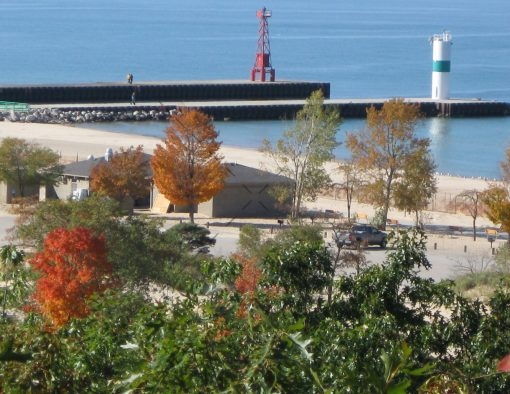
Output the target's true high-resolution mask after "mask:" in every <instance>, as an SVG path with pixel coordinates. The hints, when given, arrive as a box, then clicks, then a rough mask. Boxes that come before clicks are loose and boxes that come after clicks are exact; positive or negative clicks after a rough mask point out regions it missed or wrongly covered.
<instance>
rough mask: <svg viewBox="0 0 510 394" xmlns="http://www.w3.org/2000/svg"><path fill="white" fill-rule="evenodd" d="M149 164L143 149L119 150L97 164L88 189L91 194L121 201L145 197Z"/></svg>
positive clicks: (148, 181)
mask: <svg viewBox="0 0 510 394" xmlns="http://www.w3.org/2000/svg"><path fill="white" fill-rule="evenodd" d="M148 169H149V162H148V161H147V160H146V157H145V155H144V153H143V147H142V146H141V145H139V146H138V147H136V148H133V147H130V148H129V149H124V148H120V151H119V152H115V153H114V154H113V156H112V157H111V159H110V160H109V161H104V162H102V163H99V164H98V165H97V166H95V167H94V168H93V169H92V172H91V174H90V178H91V180H90V188H91V190H92V191H93V192H95V193H97V194H99V195H102V196H108V197H111V198H114V199H116V200H119V201H120V200H122V199H124V198H126V197H131V198H133V199H136V198H141V197H144V196H146V195H147V193H148V192H149V188H150V179H149V177H148Z"/></svg>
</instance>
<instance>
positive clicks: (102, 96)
mask: <svg viewBox="0 0 510 394" xmlns="http://www.w3.org/2000/svg"><path fill="white" fill-rule="evenodd" d="M317 89H322V91H323V92H324V96H325V105H326V106H331V107H334V108H336V109H338V110H339V111H340V113H341V115H342V117H344V118H365V117H366V110H367V108H369V107H371V106H375V107H376V108H380V107H381V106H382V105H383V104H384V102H385V101H387V100H389V99H390V98H391V97H389V98H376V99H374V98H369V99H331V98H330V97H329V94H330V85H329V83H324V82H300V81H278V82H252V81H163V82H139V83H132V84H130V83H127V82H125V83H120V82H117V83H115V82H114V83H100V82H98V83H84V84H57V85H0V100H2V101H6V102H7V101H8V102H21V103H27V104H29V105H28V106H27V108H26V109H25V110H22V111H19V110H16V109H15V108H13V109H8V108H5V107H4V108H3V109H2V108H0V119H1V120H10V121H18V122H38V123H82V122H110V121H119V120H121V121H130V120H133V121H142V120H166V119H168V117H169V116H170V114H171V111H172V110H174V109H176V108H179V107H192V108H197V109H200V110H201V111H203V112H205V113H207V114H208V115H210V116H212V117H213V118H214V119H216V120H279V119H293V118H294V117H295V115H296V113H297V112H298V111H299V110H300V109H302V108H303V105H304V104H305V102H306V98H308V97H309V96H310V94H311V93H312V92H313V91H315V90H317ZM133 92H134V93H135V97H136V104H135V105H133V104H131V103H130V102H131V97H132V94H133ZM405 101H406V102H409V103H415V104H417V105H419V106H420V109H421V111H422V112H423V114H424V115H425V116H427V117H492V116H508V115H510V104H508V103H505V102H498V101H485V100H480V99H460V98H459V99H450V100H432V99H429V98H407V99H405Z"/></svg>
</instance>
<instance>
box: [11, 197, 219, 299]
mask: <svg viewBox="0 0 510 394" xmlns="http://www.w3.org/2000/svg"><path fill="white" fill-rule="evenodd" d="M162 225H163V223H162V221H161V220H160V219H153V218H149V217H147V216H143V215H140V216H129V217H123V216H122V211H121V208H120V205H119V203H118V202H117V201H115V200H112V199H108V198H101V197H94V196H93V197H90V198H87V199H85V200H81V201H59V200H48V201H45V202H41V203H39V204H38V205H37V206H36V207H35V208H34V209H33V210H30V211H26V212H24V213H22V215H21V220H20V222H19V223H18V224H17V226H16V229H15V234H14V235H15V236H16V237H17V238H19V239H21V240H23V242H24V244H25V245H27V246H33V247H35V248H36V249H40V247H41V245H42V242H43V240H44V237H45V236H46V234H47V233H49V232H51V231H53V230H55V229H56V228H68V229H70V228H74V227H85V228H88V229H90V230H92V231H93V232H94V233H95V234H104V236H105V239H106V243H107V249H108V259H109V261H110V262H111V263H112V264H113V266H114V269H115V273H116V274H117V275H118V276H119V277H120V279H121V280H122V281H123V282H124V284H125V285H127V286H129V287H131V288H138V289H140V290H144V291H147V290H148V287H149V284H150V283H153V284H157V285H161V286H173V287H176V288H179V289H182V288H185V287H186V286H187V283H188V282H189V281H191V280H199V279H200V277H201V275H200V262H199V261H198V259H196V258H194V257H193V256H192V254H191V253H190V248H191V249H192V248H193V247H195V246H196V245H199V244H201V243H203V244H205V245H207V244H210V243H211V242H212V240H211V239H210V238H209V237H208V230H206V229H202V228H200V227H198V226H195V227H193V228H196V230H197V231H196V232H195V233H193V232H189V234H186V236H187V237H188V238H184V239H183V238H182V237H181V236H180V235H179V233H178V232H177V231H166V232H165V231H161V228H162ZM190 242H191V244H190Z"/></svg>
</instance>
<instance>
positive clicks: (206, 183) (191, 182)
mask: <svg viewBox="0 0 510 394" xmlns="http://www.w3.org/2000/svg"><path fill="white" fill-rule="evenodd" d="M217 138H218V133H217V131H216V130H215V129H214V125H213V122H212V118H210V117H209V116H207V115H206V114H204V113H202V112H200V111H197V110H194V109H181V110H180V111H179V112H177V113H176V114H175V115H173V116H172V117H171V118H170V126H169V127H168V128H167V129H166V138H165V139H164V145H160V144H158V145H157V146H156V149H155V150H154V156H153V158H152V162H151V164H152V170H153V174H154V183H155V185H156V186H157V188H158V190H159V191H160V192H161V193H162V194H163V195H164V196H165V197H166V198H167V199H168V200H170V201H171V202H172V204H176V205H182V206H186V207H189V213H190V218H191V220H192V221H193V212H194V208H195V207H196V205H197V204H199V203H201V202H205V201H208V200H210V199H211V198H212V197H214V196H215V195H216V194H217V193H218V192H219V191H221V190H222V189H223V187H224V180H225V177H226V169H225V167H224V166H223V164H222V163H221V160H222V157H221V156H220V155H219V154H218V150H219V148H220V142H218V141H217Z"/></svg>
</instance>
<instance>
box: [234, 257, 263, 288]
mask: <svg viewBox="0 0 510 394" xmlns="http://www.w3.org/2000/svg"><path fill="white" fill-rule="evenodd" d="M233 258H234V259H235V260H237V261H238V262H239V263H240V264H241V266H242V271H241V274H240V275H239V276H238V277H237V279H236V280H235V283H234V285H235V288H236V290H237V291H238V292H240V293H242V294H246V293H253V292H255V290H256V289H257V285H258V284H259V282H260V279H261V278H262V271H261V269H260V268H259V267H258V266H257V260H256V259H255V258H250V257H245V256H243V255H241V254H235V255H234V256H233Z"/></svg>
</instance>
